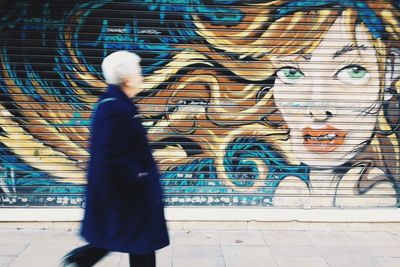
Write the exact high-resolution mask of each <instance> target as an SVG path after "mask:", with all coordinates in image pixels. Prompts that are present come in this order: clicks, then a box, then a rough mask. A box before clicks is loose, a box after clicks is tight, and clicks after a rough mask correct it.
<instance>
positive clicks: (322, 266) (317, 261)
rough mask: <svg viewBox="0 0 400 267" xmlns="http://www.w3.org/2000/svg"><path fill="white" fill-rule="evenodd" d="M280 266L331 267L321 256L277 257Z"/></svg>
mask: <svg viewBox="0 0 400 267" xmlns="http://www.w3.org/2000/svg"><path fill="white" fill-rule="evenodd" d="M275 260H276V261H277V263H278V265H279V267H293V266H296V267H329V265H328V264H327V263H326V261H325V260H324V259H323V258H321V257H276V258H275Z"/></svg>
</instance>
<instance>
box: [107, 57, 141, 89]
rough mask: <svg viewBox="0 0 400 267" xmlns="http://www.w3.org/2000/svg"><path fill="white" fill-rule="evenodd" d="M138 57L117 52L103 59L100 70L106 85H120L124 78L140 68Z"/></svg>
mask: <svg viewBox="0 0 400 267" xmlns="http://www.w3.org/2000/svg"><path fill="white" fill-rule="evenodd" d="M140 60H141V59H140V57H139V56H138V55H136V54H135V53H132V52H128V51H117V52H114V53H112V54H110V55H108V56H106V57H105V58H104V59H103V62H102V63H101V69H102V71H103V76H104V78H105V80H106V83H108V84H115V85H120V84H121V83H122V82H123V81H124V78H125V77H126V76H129V75H131V74H132V73H134V72H135V71H137V69H138V68H140V65H139V64H140Z"/></svg>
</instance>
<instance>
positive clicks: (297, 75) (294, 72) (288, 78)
mask: <svg viewBox="0 0 400 267" xmlns="http://www.w3.org/2000/svg"><path fill="white" fill-rule="evenodd" d="M276 74H277V76H278V77H279V78H280V79H281V80H282V81H283V82H284V83H295V82H297V81H298V80H300V79H301V78H303V77H304V74H303V73H302V72H301V71H300V70H299V69H297V68H293V67H284V68H281V69H280V70H278V72H277V73H276Z"/></svg>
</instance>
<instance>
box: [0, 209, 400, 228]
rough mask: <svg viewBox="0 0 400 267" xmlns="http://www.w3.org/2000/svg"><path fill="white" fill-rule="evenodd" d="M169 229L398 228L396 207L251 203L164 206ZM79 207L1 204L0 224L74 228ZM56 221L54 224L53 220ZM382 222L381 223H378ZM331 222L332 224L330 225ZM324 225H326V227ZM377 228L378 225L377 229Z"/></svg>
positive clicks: (399, 220) (399, 218)
mask: <svg viewBox="0 0 400 267" xmlns="http://www.w3.org/2000/svg"><path fill="white" fill-rule="evenodd" d="M165 216H166V219H167V221H168V222H169V228H170V229H227V230H233V229H260V230H269V229H271V230H272V229H273V230H279V229H282V230H288V229H290V230H312V229H325V230H326V229H329V228H330V227H333V226H334V229H336V230H340V229H343V230H359V229H360V227H361V229H364V230H373V229H375V230H384V229H383V228H393V227H394V228H396V230H397V231H398V230H399V229H400V209H397V208H386V209H382V208H379V209H309V210H304V209H275V208H251V207H243V208H241V207H229V208H227V207H167V208H166V209H165ZM82 218H83V210H82V209H77V208H2V209H1V210H0V224H1V225H3V226H7V225H9V226H10V227H12V228H18V227H19V226H18V225H20V227H21V228H26V226H28V228H29V226H35V225H36V224H35V223H32V222H40V224H41V225H42V226H40V227H39V228H42V229H43V228H46V229H47V228H54V227H55V228H57V227H59V226H60V227H62V229H65V228H71V229H78V228H79V222H80V221H81V220H82ZM57 222H58V224H57ZM382 223H385V224H382ZM330 225H332V226H330ZM327 227H328V228H327ZM378 228H379V229H378Z"/></svg>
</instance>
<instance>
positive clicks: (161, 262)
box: [96, 246, 172, 267]
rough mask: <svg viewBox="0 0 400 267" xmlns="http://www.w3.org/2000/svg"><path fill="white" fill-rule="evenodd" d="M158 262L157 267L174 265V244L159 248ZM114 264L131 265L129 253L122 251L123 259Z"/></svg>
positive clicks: (119, 266) (120, 266)
mask: <svg viewBox="0 0 400 267" xmlns="http://www.w3.org/2000/svg"><path fill="white" fill-rule="evenodd" d="M156 264H157V267H172V246H168V247H166V248H163V249H160V250H157V252H156ZM113 266H118V267H127V266H129V254H128V253H121V260H120V262H119V265H113ZM96 267H97V266H96ZM110 267H111V266H110Z"/></svg>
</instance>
